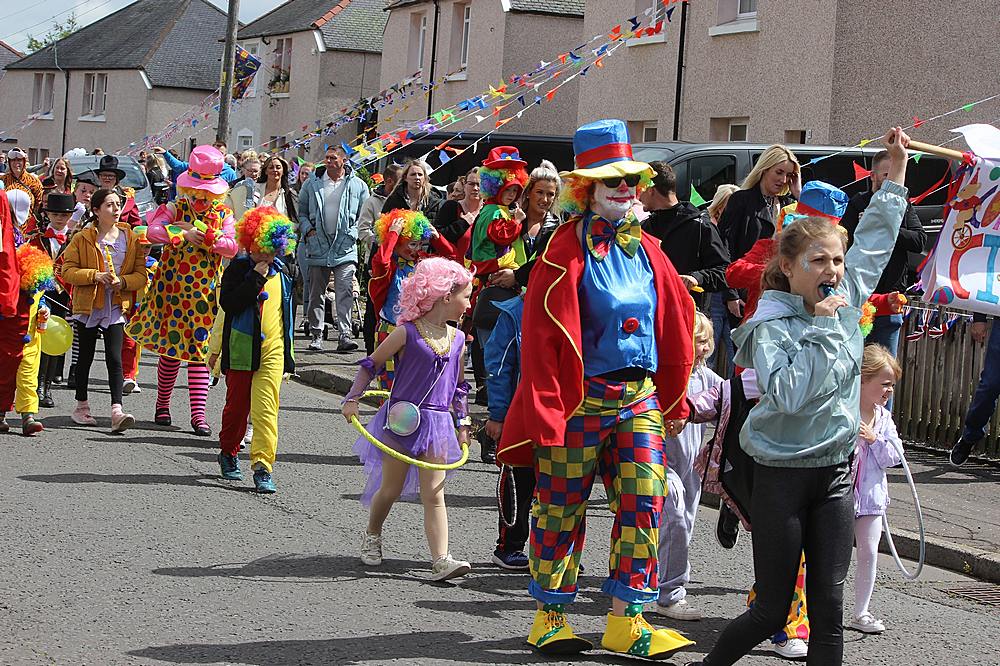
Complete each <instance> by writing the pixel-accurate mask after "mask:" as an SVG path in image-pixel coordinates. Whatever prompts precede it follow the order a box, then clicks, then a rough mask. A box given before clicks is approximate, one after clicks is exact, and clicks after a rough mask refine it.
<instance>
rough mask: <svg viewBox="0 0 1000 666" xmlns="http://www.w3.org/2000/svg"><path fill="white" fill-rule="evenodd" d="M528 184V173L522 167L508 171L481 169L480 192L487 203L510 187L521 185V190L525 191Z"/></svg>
mask: <svg viewBox="0 0 1000 666" xmlns="http://www.w3.org/2000/svg"><path fill="white" fill-rule="evenodd" d="M527 184H528V172H527V171H526V170H525V168H524V167H522V166H518V167H513V168H508V169H490V168H488V167H480V169H479V190H480V191H481V192H482V194H483V199H485V200H486V201H492V200H495V199H496V198H497V197H499V196H500V193H501V192H503V191H504V190H506V189H507V188H508V187H512V186H514V185H519V186H520V187H521V190H524V186H525V185H527Z"/></svg>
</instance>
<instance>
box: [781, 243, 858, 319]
mask: <svg viewBox="0 0 1000 666" xmlns="http://www.w3.org/2000/svg"><path fill="white" fill-rule="evenodd" d="M780 266H781V271H782V272H783V273H784V274H785V276H786V277H787V278H788V286H789V291H790V292H791V293H793V294H798V295H799V296H801V297H802V301H803V304H804V305H805V308H806V310H807V311H808V312H812V311H813V308H814V306H815V305H816V304H817V303H819V302H820V301H822V300H823V299H824V298H826V293H825V291H827V290H829V289H830V288H832V289H836V288H837V286H838V285H839V284H840V281H841V280H843V279H844V243H843V241H842V240H841V239H840V237H839V236H838V235H837V234H832V233H831V234H829V235H826V236H823V237H822V238H817V239H816V240H814V241H813V242H811V243H810V244H809V246H808V247H807V248H806V249H805V250H803V251H802V253H800V254H799V256H797V257H795V259H794V260H791V261H790V260H788V259H786V258H784V257H782V258H781V260H780Z"/></svg>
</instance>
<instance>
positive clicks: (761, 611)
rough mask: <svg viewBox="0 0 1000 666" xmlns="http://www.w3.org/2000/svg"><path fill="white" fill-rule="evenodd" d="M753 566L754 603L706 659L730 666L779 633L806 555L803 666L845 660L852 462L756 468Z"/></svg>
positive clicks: (851, 536)
mask: <svg viewBox="0 0 1000 666" xmlns="http://www.w3.org/2000/svg"><path fill="white" fill-rule="evenodd" d="M750 507H751V509H750V518H751V520H752V522H753V564H754V575H755V577H756V580H757V599H756V601H755V602H754V606H753V608H751V609H749V610H747V611H746V612H745V613H743V615H741V616H739V617H738V618H736V619H735V620H733V621H732V622H730V623H729V625H728V626H727V627H726V628H725V630H724V631H723V632H722V634H721V635H720V636H719V640H718V641H717V642H716V644H715V647H714V648H712V651H711V652H710V653H709V654H708V656H707V657H706V658H705V661H704V663H705V664H706V665H708V666H729V664H734V663H736V661H737V660H739V659H740V658H742V657H743V656H745V655H746V654H747V653H749V652H750V650H752V649H753V648H754V647H755V646H756V645H757V644H758V643H760V642H761V641H763V640H764V639H766V638H769V637H770V636H771V635H772V634H774V633H775V632H776V631H778V630H779V629H781V628H782V627H783V626H784V624H785V620H786V619H787V616H788V607H789V606H790V605H791V603H792V595H793V593H794V591H795V579H796V576H797V574H798V567H799V557H800V555H801V553H802V550H803V549H804V550H805V554H806V562H807V566H806V590H807V592H806V594H807V595H808V599H809V656H808V659H807V662H806V663H807V664H808V665H809V666H840V664H841V663H842V661H843V657H844V626H843V606H844V580H845V579H846V578H847V569H848V567H849V566H850V564H851V548H852V546H853V544H854V493H853V487H852V485H851V468H850V463H848V462H844V463H841V464H839V465H834V466H831V467H817V468H798V467H765V466H764V465H759V464H758V465H755V467H754V483H753V497H752V498H751V500H750Z"/></svg>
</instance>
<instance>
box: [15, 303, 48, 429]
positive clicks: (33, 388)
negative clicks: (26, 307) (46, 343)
mask: <svg viewBox="0 0 1000 666" xmlns="http://www.w3.org/2000/svg"><path fill="white" fill-rule="evenodd" d="M41 298H42V294H41V292H39V293H38V294H35V300H34V301H33V302H32V303H31V310H30V314H29V315H28V317H29V319H28V336H29V337H30V338H31V340H29V341H28V342H27V343H26V344H25V345H24V356H22V357H21V363H20V364H19V365H18V366H17V388H16V389H15V390H14V410H15V411H16V412H18V413H19V414H37V413H38V366H39V365H40V364H41V362H42V336H43V335H45V334H44V333H38V332H37V331H36V329H35V324H36V323H37V322H36V319H37V315H38V301H39V300H41Z"/></svg>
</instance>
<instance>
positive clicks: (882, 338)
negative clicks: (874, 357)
mask: <svg viewBox="0 0 1000 666" xmlns="http://www.w3.org/2000/svg"><path fill="white" fill-rule="evenodd" d="M902 327H903V315H901V314H891V315H879V316H878V317H875V318H874V320H873V321H872V331H871V333H869V334H868V337H867V338H866V339H865V342H866V343H867V344H871V343H873V342H874V343H877V344H880V345H882V346H883V347H885V348H886V349H888V350H889V353H890V354H892V355H893V356H895V355H896V354H897V352H898V351H899V330H900V329H901V328H902Z"/></svg>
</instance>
